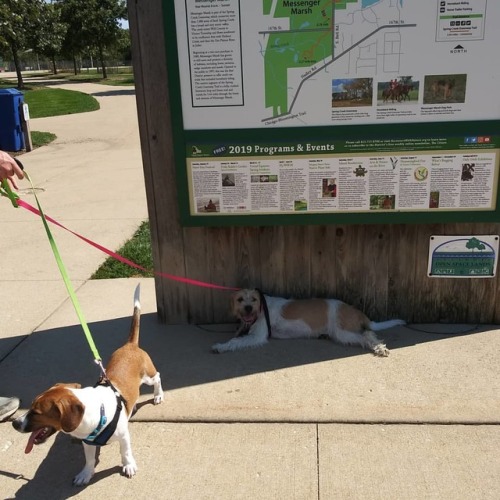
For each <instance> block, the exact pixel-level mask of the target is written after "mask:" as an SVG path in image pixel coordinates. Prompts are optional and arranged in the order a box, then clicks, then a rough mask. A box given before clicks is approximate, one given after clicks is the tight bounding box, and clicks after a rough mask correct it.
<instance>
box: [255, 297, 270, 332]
mask: <svg viewBox="0 0 500 500" xmlns="http://www.w3.org/2000/svg"><path fill="white" fill-rule="evenodd" d="M256 290H257V292H258V294H259V296H260V304H261V307H262V308H263V309H264V316H265V318H266V325H267V338H268V339H269V338H271V320H270V319H269V308H268V307H267V301H266V296H265V295H264V294H263V293H262V291H261V290H259V289H258V288H257V289H256Z"/></svg>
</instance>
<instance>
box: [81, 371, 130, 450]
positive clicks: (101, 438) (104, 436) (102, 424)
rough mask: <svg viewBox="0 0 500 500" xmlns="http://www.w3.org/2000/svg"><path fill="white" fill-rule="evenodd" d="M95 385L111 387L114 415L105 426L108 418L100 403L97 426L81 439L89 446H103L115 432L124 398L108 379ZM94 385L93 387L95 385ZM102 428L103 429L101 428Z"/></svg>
mask: <svg viewBox="0 0 500 500" xmlns="http://www.w3.org/2000/svg"><path fill="white" fill-rule="evenodd" d="M97 385H104V386H108V387H111V389H113V392H114V393H115V396H116V410H115V415H114V416H113V420H111V422H110V423H109V425H107V426H106V423H107V421H108V418H107V417H106V414H105V411H104V405H103V404H102V405H101V418H100V420H99V424H98V425H97V427H96V428H95V429H94V430H93V431H92V432H91V433H90V434H89V435H88V436H87V437H86V438H85V439H82V441H83V442H84V443H85V444H89V445H91V446H104V445H105V444H107V443H108V441H109V438H110V437H111V436H112V435H113V434H114V433H115V431H116V426H117V425H118V419H119V418H120V413H121V411H122V408H123V404H122V402H124V399H123V397H122V395H121V394H120V393H119V392H118V390H117V389H116V388H115V387H114V386H113V384H112V383H111V382H110V381H109V380H104V381H99V382H98V383H97V384H96V386H97ZM96 386H95V387H96ZM103 429H104V430H103Z"/></svg>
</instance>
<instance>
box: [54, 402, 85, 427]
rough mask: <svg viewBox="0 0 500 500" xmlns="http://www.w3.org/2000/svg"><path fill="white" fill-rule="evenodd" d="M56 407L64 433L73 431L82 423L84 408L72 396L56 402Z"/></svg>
mask: <svg viewBox="0 0 500 500" xmlns="http://www.w3.org/2000/svg"><path fill="white" fill-rule="evenodd" d="M55 404H56V407H57V409H58V410H59V413H60V415H61V428H62V430H63V431H64V432H72V431H74V430H75V429H76V428H77V427H78V426H79V425H80V422H81V421H82V418H83V414H84V412H85V406H83V403H82V402H81V401H79V400H78V399H77V398H75V397H74V396H68V397H66V398H63V399H60V400H59V401H57V403H55Z"/></svg>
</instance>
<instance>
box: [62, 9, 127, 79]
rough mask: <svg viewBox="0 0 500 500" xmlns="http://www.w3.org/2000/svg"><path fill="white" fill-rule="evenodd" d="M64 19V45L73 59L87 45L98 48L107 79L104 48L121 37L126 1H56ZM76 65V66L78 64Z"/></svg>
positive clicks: (111, 45)
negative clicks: (65, 32)
mask: <svg viewBox="0 0 500 500" xmlns="http://www.w3.org/2000/svg"><path fill="white" fill-rule="evenodd" d="M57 3H58V4H60V6H61V15H62V20H63V21H64V22H65V23H66V24H67V25H68V32H67V36H66V38H65V42H64V47H65V50H66V52H70V53H71V54H72V56H73V58H74V60H75V59H76V56H77V55H79V54H82V53H83V52H84V51H85V50H86V49H87V48H90V49H91V51H92V49H95V51H96V53H97V56H98V59H99V62H100V66H101V68H102V76H103V78H107V76H108V75H107V72H106V63H105V57H104V54H105V50H106V49H107V48H108V47H109V48H111V47H113V46H114V45H115V44H116V42H117V41H118V40H119V37H120V31H121V28H120V19H126V17H127V7H126V3H125V1H124V0H85V2H82V1H81V0H57ZM75 68H76V66H75Z"/></svg>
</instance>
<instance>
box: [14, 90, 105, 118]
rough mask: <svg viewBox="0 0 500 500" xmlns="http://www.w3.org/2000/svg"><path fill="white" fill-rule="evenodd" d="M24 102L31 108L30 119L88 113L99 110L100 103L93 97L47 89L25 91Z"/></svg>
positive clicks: (81, 93)
mask: <svg viewBox="0 0 500 500" xmlns="http://www.w3.org/2000/svg"><path fill="white" fill-rule="evenodd" d="M24 102H26V103H27V104H28V106H29V109H30V118H45V117H47V116H59V115H70V114H73V113H86V112H87V111H96V110H97V109H99V102H98V101H97V99H95V98H94V97H92V96H91V95H88V94H84V93H83V92H75V91H74V90H65V89H48V88H45V87H30V90H25V91H24Z"/></svg>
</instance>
